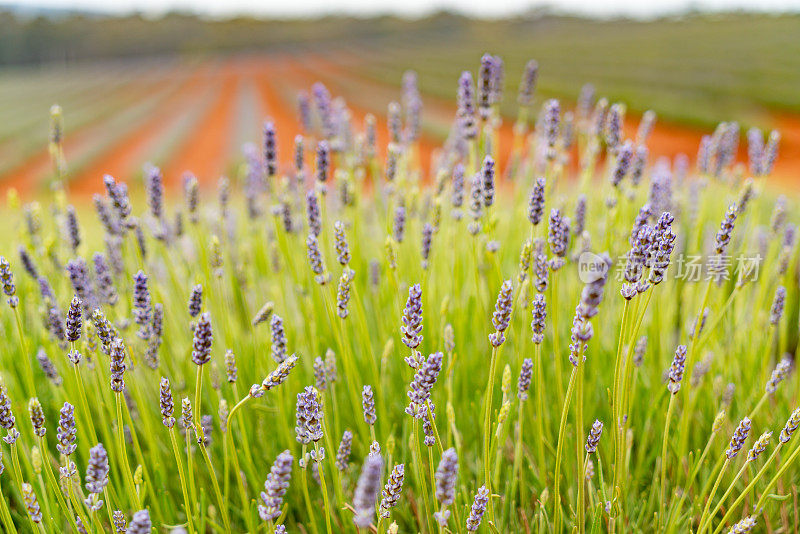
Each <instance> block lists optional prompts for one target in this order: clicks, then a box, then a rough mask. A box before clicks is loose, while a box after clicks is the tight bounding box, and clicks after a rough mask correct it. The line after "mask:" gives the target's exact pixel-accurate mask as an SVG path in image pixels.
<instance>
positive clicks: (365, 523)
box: [353, 454, 383, 528]
mask: <svg viewBox="0 0 800 534" xmlns="http://www.w3.org/2000/svg"><path fill="white" fill-rule="evenodd" d="M382 471H383V458H381V455H380V454H374V455H372V454H371V455H369V456H367V458H366V460H364V465H363V466H362V468H361V475H360V476H359V477H358V483H357V484H356V490H355V493H354V494H353V508H354V509H355V515H354V516H353V523H355V525H356V526H357V527H359V528H369V526H370V524H371V523H372V518H373V517H374V514H375V503H376V501H377V500H378V493H379V492H380V490H381V473H382Z"/></svg>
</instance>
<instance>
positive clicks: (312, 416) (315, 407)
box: [294, 386, 322, 444]
mask: <svg viewBox="0 0 800 534" xmlns="http://www.w3.org/2000/svg"><path fill="white" fill-rule="evenodd" d="M294 431H295V433H296V434H297V441H299V442H300V443H303V444H308V443H311V442H312V441H313V442H316V441H319V440H321V439H322V406H321V405H320V403H319V393H317V390H316V389H314V388H313V387H311V386H307V387H306V388H305V389H304V390H303V391H302V392H301V393H298V394H297V423H296V424H295V427H294Z"/></svg>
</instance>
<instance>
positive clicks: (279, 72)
mask: <svg viewBox="0 0 800 534" xmlns="http://www.w3.org/2000/svg"><path fill="white" fill-rule="evenodd" d="M351 64H352V63H344V64H343V63H341V62H340V61H339V60H336V59H335V58H334V59H331V58H329V57H328V56H324V55H319V54H310V55H307V56H304V57H303V58H302V60H301V59H300V58H298V57H297V56H291V55H280V56H276V55H272V56H267V57H263V56H262V57H256V58H243V59H237V60H230V61H228V62H227V63H226V64H225V65H224V66H223V67H222V68H221V69H219V71H216V72H210V71H211V69H210V66H211V65H212V64H211V63H210V62H209V63H206V64H204V66H203V67H201V68H200V72H202V73H203V74H202V76H201V75H200V73H198V72H196V73H194V75H192V76H189V77H187V79H185V80H183V82H182V85H181V86H180V87H179V88H178V89H177V90H176V91H174V94H172V95H170V96H169V97H167V98H165V99H164V101H163V102H160V103H159V105H158V107H157V111H156V112H154V113H153V116H152V117H148V118H147V119H146V120H143V121H142V122H141V123H140V124H137V125H136V126H134V127H132V128H131V131H130V132H128V133H126V134H125V135H124V136H123V137H122V138H120V139H119V140H117V141H115V142H114V143H113V145H112V146H111V147H110V148H108V150H106V151H104V152H103V154H101V156H100V157H99V158H98V159H97V161H94V162H92V164H91V165H90V166H89V167H88V168H87V169H85V170H83V171H81V172H80V174H78V175H76V176H75V177H74V183H73V184H71V186H70V187H71V190H73V191H76V192H78V193H89V192H92V191H96V190H97V189H98V188H99V185H100V181H99V177H100V176H101V175H102V174H104V173H110V174H112V175H115V174H116V175H117V176H118V177H120V178H124V177H125V175H126V174H127V173H129V172H130V171H131V170H132V169H134V168H137V167H138V166H140V165H141V164H142V163H143V162H144V161H145V160H146V158H147V157H148V156H149V154H148V152H149V151H151V150H153V145H154V139H157V138H163V135H164V133H165V129H166V127H165V125H167V124H169V123H170V120H169V117H173V118H174V117H175V116H177V115H180V114H181V113H185V112H187V108H190V107H191V106H192V105H197V102H198V101H199V100H200V99H199V98H192V96H197V95H198V94H199V93H201V92H206V93H205V94H208V92H209V91H213V92H214V94H213V95H212V98H210V99H209V100H208V101H209V102H210V104H208V105H207V107H206V109H204V110H202V112H201V113H200V114H199V118H198V120H197V122H196V124H195V125H194V126H193V128H192V130H191V133H190V134H188V135H187V136H186V137H185V138H184V139H182V140H180V142H179V144H178V148H177V150H176V152H175V153H174V154H173V155H172V156H171V157H170V158H169V159H168V160H167V162H166V163H165V164H164V165H163V167H164V176H165V180H166V181H167V184H168V185H169V184H177V183H180V179H181V176H182V174H183V173H184V172H185V171H187V170H188V171H192V172H194V173H195V174H196V175H197V176H198V179H199V180H201V182H206V183H215V182H216V179H217V177H218V176H219V174H220V173H222V172H224V170H225V169H226V167H227V165H228V164H229V163H230V159H231V157H232V155H233V153H234V150H235V147H233V146H232V145H233V141H232V139H233V137H234V136H233V135H232V132H233V129H234V121H235V118H236V111H237V103H238V102H239V99H240V91H239V89H240V87H242V86H243V82H249V81H252V82H253V83H254V84H255V87H256V89H257V92H258V96H259V100H260V103H261V107H262V108H263V110H265V111H266V115H267V116H268V117H270V118H271V119H272V120H273V121H274V122H275V124H276V130H277V134H278V146H279V155H280V161H281V166H282V168H283V170H284V171H286V170H289V169H291V166H292V164H293V156H292V155H293V147H294V136H295V135H296V134H297V133H299V131H300V128H299V123H298V119H297V105H296V100H295V98H294V95H295V94H296V92H297V91H299V90H302V89H305V90H309V89H310V87H311V85H312V84H313V83H314V82H316V81H322V82H323V83H325V84H326V85H327V86H328V88H329V89H330V90H331V91H332V93H333V94H334V95H338V94H342V95H343V96H344V97H345V98H346V100H347V104H348V107H349V108H350V110H351V112H352V113H353V119H354V124H355V125H356V127H363V120H364V116H365V115H366V114H367V113H372V114H374V115H375V116H376V118H377V121H378V129H377V130H378V131H377V134H378V147H379V150H380V153H381V155H382V156H383V155H385V147H386V146H387V142H388V131H387V124H386V105H388V102H389V101H390V100H399V99H400V96H401V94H400V88H399V87H398V85H397V84H394V83H390V82H388V81H387V82H382V81H377V80H375V79H372V78H368V77H367V76H365V75H363V74H361V73H360V72H358V71H357V70H355V69H353V68H351V67H350V65H351ZM285 87H289V88H291V90H289V91H287V90H285ZM362 95H371V96H369V97H365V96H362ZM383 100H385V104H382V105H381V108H380V109H377V107H376V106H377V105H376V102H382V101H383ZM203 103H204V104H205V103H206V101H205V100H203ZM423 105H424V108H423V113H424V115H425V117H427V118H428V120H433V121H434V122H436V123H438V124H443V125H446V124H448V123H449V122H450V121H452V120H453V117H454V115H455V111H456V108H455V105H454V103H453V102H451V101H449V100H446V99H443V98H437V97H431V96H429V95H423ZM204 107H205V106H204ZM260 111H262V110H253V111H252V112H253V113H258V112H260ZM638 121H639V117H637V116H633V115H632V114H631V115H630V116H628V117H627V118H626V123H625V130H626V133H628V134H629V135H633V133H634V132H635V130H636V127H637V126H638ZM776 122H777V126H778V128H779V129H780V130H781V131H782V134H783V139H782V143H781V153H780V156H779V158H778V162H777V164H776V175H777V176H779V177H780V178H781V179H780V181H781V182H783V183H785V184H789V183H791V184H792V185H794V186H795V187H796V185H797V183H796V177H797V176H798V171H800V118H797V117H792V116H780V117H777V118H776ZM101 126H102V125H100V126H98V125H90V126H87V127H85V128H82V129H80V130H79V131H78V132H75V133H73V134H71V135H70V136H68V138H67V139H66V143H65V144H66V147H65V148H66V152H67V156H68V157H69V154H70V152H71V151H72V150H78V149H79V148H80V147H85V146H87V143H91V142H93V140H95V139H97V138H98V136H102V134H103V133H102V132H103V130H102V127H101ZM512 128H513V125H512V123H511V121H510V120H508V119H507V120H505V121H504V122H503V124H502V127H501V129H500V131H499V134H500V139H499V149H500V154H499V162H498V164H499V166H501V167H502V166H503V165H504V164H505V163H506V162H507V161H508V159H509V155H510V150H511V146H512V140H513V132H512ZM703 133H704V132H702V131H700V130H697V129H693V128H688V127H683V126H679V125H675V124H670V123H664V122H658V123H657V124H656V127H655V128H654V130H653V133H652V134H651V138H650V142H649V146H650V148H651V154H652V159H653V160H655V158H657V157H659V156H670V157H672V156H674V155H676V154H678V153H685V154H687V155H689V156H690V157H691V158H693V157H694V155H695V154H696V151H697V147H698V145H699V142H700V138H701V136H702V135H703ZM253 141H254V142H257V143H258V142H260V139H253ZM441 141H442V139H438V138H436V136H433V135H431V134H430V133H426V132H423V135H422V138H421V140H420V162H421V164H422V166H423V168H425V169H427V168H429V165H430V162H431V157H432V155H433V153H434V151H435V150H436V149H437V148H438V147H439V146H440V144H441ZM740 151H741V154H740V156H742V157H746V153H745V151H746V148H745V147H741V148H740ZM308 156H309V159H310V160H312V159H313V155H312V154H308ZM49 165H50V162H49V156H48V154H47V151H46V150H42V151H41V152H40V153H37V154H36V155H35V156H33V157H32V158H30V159H29V160H28V161H26V162H25V163H24V164H23V165H21V166H20V167H19V168H17V169H16V170H14V171H13V172H12V173H9V175H8V179H7V180H6V181H5V183H4V184H3V188H4V189H5V188H7V187H9V186H11V185H13V186H15V187H17V188H18V189H20V190H22V191H31V190H32V189H33V188H34V187H35V186H37V185H38V184H39V179H40V178H41V177H42V176H45V175H46V173H47V169H48V168H49ZM790 177H791V180H790Z"/></svg>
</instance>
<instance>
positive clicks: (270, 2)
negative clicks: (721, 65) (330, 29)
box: [0, 0, 800, 17]
mask: <svg viewBox="0 0 800 534" xmlns="http://www.w3.org/2000/svg"><path fill="white" fill-rule="evenodd" d="M0 1H2V0H0ZM10 3H12V4H15V5H19V6H23V7H25V8H39V7H43V8H58V9H77V10H90V11H104V12H110V13H126V12H133V11H139V12H145V13H148V14H153V15H158V14H161V13H164V12H166V11H169V10H175V9H179V10H183V11H191V12H195V13H201V14H208V15H212V16H221V17H224V16H231V15H238V14H249V15H261V16H316V15H324V14H330V13H350V14H356V15H374V14H383V13H395V14H400V15H407V16H420V15H425V14H427V13H430V12H433V11H437V10H439V9H445V8H446V9H450V10H454V11H459V12H463V13H466V14H470V15H478V16H488V17H503V16H508V15H513V14H516V13H521V12H524V11H526V10H529V9H533V8H537V7H543V6H549V7H551V8H554V9H555V10H556V11H566V12H570V13H581V14H587V15H596V16H612V15H628V16H635V17H648V16H655V15H660V14H672V13H676V12H683V11H687V10H689V9H703V10H707V9H708V10H730V9H747V10H757V11H800V0H645V1H642V0H500V1H499V2H498V1H487V0H291V1H289V2H287V1H284V0H280V1H277V0H11V2H10Z"/></svg>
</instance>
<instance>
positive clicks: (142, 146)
mask: <svg viewBox="0 0 800 534" xmlns="http://www.w3.org/2000/svg"><path fill="white" fill-rule="evenodd" d="M210 69H211V66H210V65H209V66H204V67H203V68H201V69H200V70H199V71H198V72H195V73H194V74H192V76H191V77H190V78H189V79H187V80H186V81H185V82H183V84H182V85H181V87H180V88H179V89H178V90H177V91H175V93H174V94H172V95H170V96H169V97H168V98H166V99H165V100H164V102H161V103H160V104H159V105H158V108H157V109H156V110H155V111H154V112H153V113H152V114H151V115H150V117H147V118H146V119H145V120H144V121H143V122H142V123H141V124H139V125H137V126H136V127H135V128H133V129H132V130H131V131H129V132H127V133H126V134H125V135H124V136H122V138H120V139H118V140H117V141H115V143H114V145H113V146H111V147H110V148H109V149H108V150H107V151H106V152H105V153H103V154H101V155H100V156H99V157H98V158H97V159H96V160H95V161H93V162H92V163H91V164H90V165H89V166H88V167H87V168H86V169H84V170H82V171H81V172H80V173H78V174H76V175H74V176H73V177H72V178H71V179H70V183H69V189H70V192H71V193H77V194H90V193H96V192H99V191H100V190H101V189H102V188H103V185H102V180H101V177H102V176H103V175H104V174H110V175H111V176H114V177H115V178H117V179H119V180H127V179H129V178H130V173H131V172H132V171H133V170H134V169H136V168H139V167H140V166H141V165H142V164H143V162H144V161H145V160H146V158H147V157H148V156H149V152H150V151H151V150H152V148H153V143H154V142H158V141H159V140H161V139H163V138H164V135H165V134H166V133H167V130H168V129H169V126H170V125H171V124H172V123H173V121H174V120H175V119H176V118H177V117H178V116H179V115H181V114H184V113H187V112H189V109H188V107H189V106H191V105H192V104H196V103H197V100H198V99H199V97H200V96H201V95H202V94H203V92H204V90H205V89H207V87H206V81H207V79H208V76H209V71H210Z"/></svg>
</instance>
